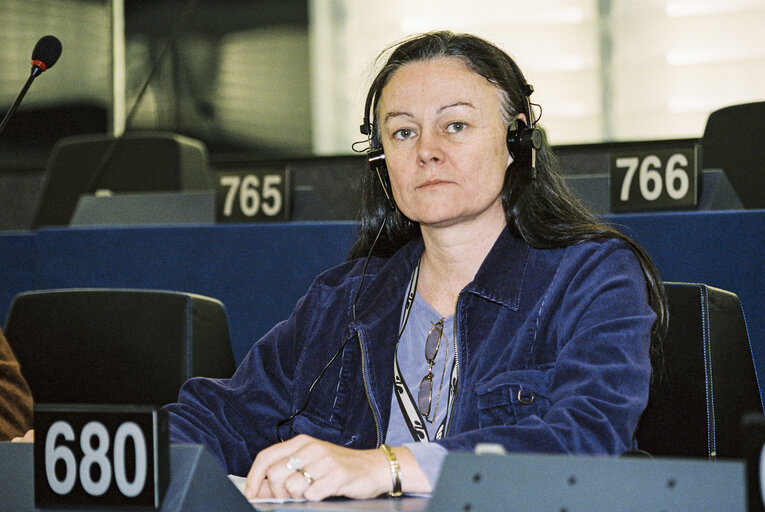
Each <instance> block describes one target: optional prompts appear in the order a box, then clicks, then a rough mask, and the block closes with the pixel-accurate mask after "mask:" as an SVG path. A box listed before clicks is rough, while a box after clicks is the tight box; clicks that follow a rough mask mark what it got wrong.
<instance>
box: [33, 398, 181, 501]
mask: <svg viewBox="0 0 765 512" xmlns="http://www.w3.org/2000/svg"><path fill="white" fill-rule="evenodd" d="M34 429H35V444H34V473H35V479H34V482H35V506H36V507H37V508H59V507H75V506H77V507H82V506H86V507H103V508H109V507H135V508H143V509H147V508H153V509H159V508H160V505H161V501H162V495H163V494H164V492H165V489H166V488H167V483H168V477H169V447H168V445H169V443H168V431H167V413H166V412H165V411H163V410H160V409H157V408H155V407H151V406H118V405H90V404H89V405H84V404H83V405H77V404H75V405H51V404H39V405H35V410H34Z"/></svg>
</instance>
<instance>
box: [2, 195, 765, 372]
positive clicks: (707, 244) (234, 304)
mask: <svg viewBox="0 0 765 512" xmlns="http://www.w3.org/2000/svg"><path fill="white" fill-rule="evenodd" d="M609 220H611V221H612V222H614V223H615V224H617V225H618V227H619V228H620V229H621V230H622V231H624V232H625V233H627V234H629V235H630V236H632V237H634V238H635V239H636V240H637V241H638V242H639V243H641V244H642V245H643V246H644V247H645V248H646V249H647V250H648V252H649V253H650V254H651V256H652V257H653V259H654V261H655V262H656V265H657V267H658V268H659V271H660V272H661V275H662V277H663V278H664V279H665V280H669V281H689V282H702V283H705V284H708V285H711V286H716V287H719V288H724V289H727V290H730V291H733V292H735V293H737V294H738V295H739V297H740V299H741V302H742V304H743V306H744V310H745V312H746V315H747V319H748V324H749V333H750V337H751V340H752V344H753V348H754V353H755V360H756V361H755V365H756V368H757V371H758V374H759V375H760V376H763V375H765V263H764V259H763V254H764V253H765V210H746V211H722V212H677V213H651V214H634V215H632V214H630V215H613V216H611V217H610V218H609ZM355 233H356V224H355V223H351V222H334V223H289V224H252V225H218V226H177V227H161V226H156V227H121V228H119V227H112V228H82V229H75V228H68V229H41V230H39V231H36V232H34V233H3V234H0V243H1V244H2V247H3V250H2V251H0V282H1V283H2V286H1V287H0V319H4V318H5V316H6V314H7V311H8V307H9V306H10V302H11V300H12V298H13V296H14V295H15V294H16V293H18V292H21V291H25V290H33V289H43V288H68V287H86V286H87V287H90V286H96V287H130V288H154V289H171V290H180V291H187V292H194V293H200V294H204V295H209V296H212V297H215V298H218V299H220V300H221V301H223V303H224V304H225V305H226V310H227V313H228V319H229V326H230V332H231V340H232V345H233V349H234V357H235V358H236V360H237V361H239V360H241V359H242V358H243V357H244V355H245V353H246V352H247V350H248V348H249V347H250V345H251V344H252V343H253V342H254V341H255V340H257V339H258V338H259V337H260V336H262V335H263V334H264V333H265V332H267V331H268V329H270V328H271V327H272V326H273V325H274V324H275V323H277V322H279V321H280V320H282V319H284V318H285V317H286V316H287V315H289V313H290V311H291V310H292V307H293V306H294V304H295V302H296V301H297V299H298V298H299V297H300V296H301V295H302V294H303V293H304V292H305V290H306V289H307V287H308V286H309V285H310V283H311V281H312V280H313V278H314V277H315V276H316V274H318V273H319V272H321V271H322V270H324V269H326V268H328V267H330V266H332V265H335V264H337V263H340V262H341V261H343V260H344V258H345V255H346V253H347V252H348V249H349V248H350V247H351V244H352V243H353V239H354V236H355Z"/></svg>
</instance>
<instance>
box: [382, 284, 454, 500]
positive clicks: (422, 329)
mask: <svg viewBox="0 0 765 512" xmlns="http://www.w3.org/2000/svg"><path fill="white" fill-rule="evenodd" d="M402 312H403V308H402ZM402 317H403V314H402ZM441 318H442V317H441V315H439V314H438V312H437V311H436V310H435V309H433V307H432V306H431V305H430V304H428V302H427V301H426V300H425V299H423V298H422V297H421V296H420V294H419V293H417V294H416V295H415V297H414V302H413V303H412V309H411V312H410V314H409V320H408V321H407V323H406V326H405V327H404V332H403V333H402V334H401V339H400V340H399V343H398V352H397V357H398V364H399V369H400V370H401V376H402V377H403V378H404V382H406V385H407V387H408V388H409V392H410V393H411V394H412V397H413V398H414V401H415V403H416V402H417V392H418V390H419V387H420V381H422V378H423V377H424V376H425V375H427V373H428V362H427V361H426V360H425V340H426V339H427V337H428V333H429V332H430V330H431V329H432V328H433V325H434V324H435V323H436V322H438V321H439V320H441ZM454 332H455V331H454V316H449V317H447V318H444V328H443V333H444V338H443V339H442V340H441V344H440V345H439V348H438V353H437V354H436V357H435V364H434V365H433V398H432V402H431V406H430V407H431V412H433V410H434V409H435V418H434V419H433V418H432V417H431V419H433V422H432V423H431V422H429V421H427V420H426V421H425V422H424V424H425V427H426V429H427V431H428V436H429V437H430V439H433V438H434V437H435V435H436V430H437V429H438V426H439V425H440V424H441V422H443V421H444V418H445V417H446V413H447V409H448V407H447V406H448V403H449V377H450V372H451V368H452V364H453V362H454V347H455V343H454ZM439 390H440V396H439ZM391 400H392V402H391V414H390V422H389V423H388V430H387V432H386V435H385V442H386V443H387V444H389V445H391V446H405V447H406V448H408V449H409V450H410V451H411V452H412V454H413V455H414V457H415V459H416V460H417V463H418V464H419V466H420V468H421V469H422V471H423V472H424V473H425V475H426V476H427V477H428V481H429V482H430V485H431V487H432V488H433V489H435V486H436V480H438V475H439V474H440V472H441V466H442V464H443V461H444V458H445V457H446V454H447V450H446V448H444V447H442V446H441V445H438V444H436V443H428V442H415V441H414V440H413V438H412V434H411V433H410V432H409V427H408V426H407V425H406V421H405V420H404V414H403V412H402V411H401V407H399V403H398V399H397V398H396V392H395V390H394V392H393V397H392V399H391ZM423 419H424V418H423Z"/></svg>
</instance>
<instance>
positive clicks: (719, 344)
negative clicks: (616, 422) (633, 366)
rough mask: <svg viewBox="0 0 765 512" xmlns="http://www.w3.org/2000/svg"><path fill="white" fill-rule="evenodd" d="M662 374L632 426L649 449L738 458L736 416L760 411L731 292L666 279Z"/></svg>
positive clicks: (681, 454) (742, 325) (744, 336)
mask: <svg viewBox="0 0 765 512" xmlns="http://www.w3.org/2000/svg"><path fill="white" fill-rule="evenodd" d="M665 286H666V290H667V296H668V299H669V332H668V333H667V338H666V340H665V342H664V374H663V375H662V376H661V377H660V378H659V380H657V381H656V382H655V383H654V386H653V388H652V390H651V395H650V398H649V401H648V407H647V408H646V410H645V412H644V413H643V416H642V417H641V420H640V425H639V427H638V432H637V439H638V446H639V448H640V449H641V450H645V451H647V452H649V453H651V454H653V455H662V456H677V457H706V458H710V459H713V458H717V457H728V458H730V457H738V456H739V451H740V446H739V435H740V421H741V417H742V416H743V415H744V414H745V413H747V412H750V411H759V412H762V411H763V404H762V398H761V394H760V388H759V384H758V381H757V376H756V373H755V369H754V362H753V359H752V350H751V346H750V343H749V334H748V332H747V327H746V320H745V318H744V313H743V310H742V308H741V304H740V302H739V299H738V297H737V296H736V295H735V294H733V293H731V292H728V291H725V290H720V289H718V288H713V287H711V286H706V285H703V284H690V283H665Z"/></svg>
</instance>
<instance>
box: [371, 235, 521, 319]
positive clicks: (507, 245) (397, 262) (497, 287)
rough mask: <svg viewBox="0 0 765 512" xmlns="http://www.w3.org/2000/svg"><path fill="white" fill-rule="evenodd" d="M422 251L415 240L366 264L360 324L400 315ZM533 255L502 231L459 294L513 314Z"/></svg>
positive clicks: (420, 240) (517, 305) (420, 239)
mask: <svg viewBox="0 0 765 512" xmlns="http://www.w3.org/2000/svg"><path fill="white" fill-rule="evenodd" d="M423 248H424V244H423V241H422V238H417V239H415V240H412V241H410V242H408V243H407V244H406V245H404V246H403V247H402V248H401V249H399V250H398V251H397V252H396V253H395V254H394V255H393V256H391V257H390V258H387V259H377V260H376V261H374V262H370V265H369V268H368V270H367V276H366V277H365V284H364V288H365V290H362V291H361V294H360V295H359V300H358V303H357V306H356V309H357V311H358V313H359V321H360V322H361V323H366V322H368V321H369V320H371V319H372V318H374V319H379V318H380V316H381V315H382V316H386V313H392V311H395V312H397V313H398V312H400V308H401V307H402V305H403V300H404V295H405V294H406V292H407V288H408V284H409V279H410V277H411V275H412V271H413V270H414V267H415V265H416V264H417V261H418V260H419V258H420V256H421V255H422V251H423ZM533 252H534V249H533V248H532V247H531V246H530V245H528V244H527V243H526V242H524V241H523V240H521V239H519V238H516V237H514V236H513V235H512V234H511V233H510V230H509V229H507V228H505V229H504V230H502V232H501V233H500V235H499V237H498V238H497V240H496V241H495V242H494V245H493V246H492V248H491V250H490V251H489V254H488V255H487V256H486V258H485V259H484V261H483V263H482V264H481V266H480V267H479V269H478V272H477V273H476V276H475V279H473V281H472V282H470V283H469V284H468V285H467V286H466V287H465V288H464V289H463V293H472V294H475V295H477V296H480V297H483V298H485V299H487V300H490V301H493V302H496V303H498V304H502V305H504V306H505V307H507V308H510V309H512V310H514V311H517V310H518V308H519V307H520V300H521V290H522V289H523V283H524V279H525V277H526V270H527V268H528V267H529V262H530V261H531V257H532V254H533ZM391 298H393V299H394V300H391ZM391 308H392V310H391ZM396 318H398V316H396Z"/></svg>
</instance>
